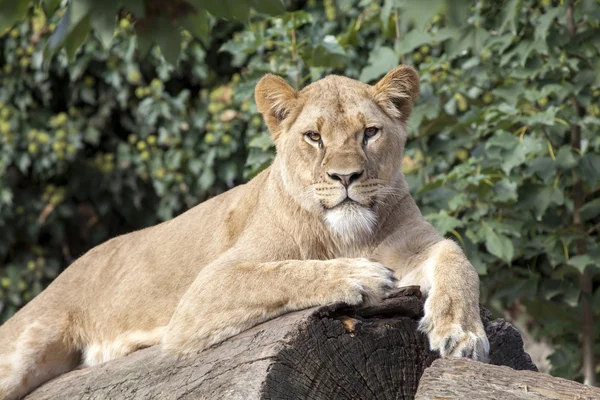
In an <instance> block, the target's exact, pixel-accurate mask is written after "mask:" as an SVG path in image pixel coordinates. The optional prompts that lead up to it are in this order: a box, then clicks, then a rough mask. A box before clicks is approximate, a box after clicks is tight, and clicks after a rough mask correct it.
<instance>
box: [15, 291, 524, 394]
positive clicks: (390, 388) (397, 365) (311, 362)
mask: <svg viewBox="0 0 600 400" xmlns="http://www.w3.org/2000/svg"><path fill="white" fill-rule="evenodd" d="M422 313H423V301H422V299H421V295H420V291H419V289H418V287H407V288H402V289H399V290H398V292H397V293H395V294H394V296H392V297H390V298H389V299H387V300H385V301H384V302H383V303H381V304H378V305H375V306H370V307H359V308H352V307H349V306H347V305H344V304H336V305H332V306H326V307H316V308H311V309H307V310H302V311H297V312H293V313H290V314H286V315H283V316H280V317H278V318H276V319H273V320H270V321H267V322H265V323H263V324H261V325H259V326H256V327H254V328H252V329H250V330H248V331H246V332H244V333H241V334H239V335H237V336H235V337H233V338H230V339H229V340H227V341H225V342H223V343H221V344H219V345H216V346H213V347H211V348H209V349H206V350H204V351H202V352H199V353H197V354H196V355H194V356H192V357H189V358H186V359H177V358H176V357H173V356H169V355H165V354H163V353H162V352H161V351H160V348H159V347H158V346H157V347H152V348H149V349H144V350H140V351H137V352H135V353H133V354H131V355H129V356H128V357H124V358H121V359H117V360H113V361H111V362H108V363H105V364H101V365H98V366H95V367H92V368H87V369H81V370H76V371H72V372H70V373H67V374H65V375H63V376H61V377H58V378H57V379H55V380H53V381H51V382H48V383H47V384H45V385H43V386H42V387H40V388H38V389H37V390H36V391H34V392H33V393H32V394H30V395H29V396H27V399H28V400H41V399H109V398H110V399H134V398H135V399H150V398H152V399H192V398H193V399H323V400H330V399H411V398H413V396H414V394H415V392H416V389H417V384H418V382H419V379H420V377H421V375H422V374H423V371H424V370H425V368H426V367H428V366H429V365H431V363H432V362H433V361H434V360H435V359H436V358H438V354H437V353H435V352H432V351H430V350H429V349H428V342H427V338H426V337H425V335H423V334H421V333H419V332H418V331H417V325H418V320H419V318H420V317H421V316H422ZM483 318H484V322H485V326H486V330H487V333H488V335H489V338H490V343H491V360H492V363H502V364H503V365H508V366H511V367H513V368H517V369H530V370H535V365H533V363H532V362H531V359H530V358H529V356H528V355H527V354H526V353H525V352H524V350H523V344H522V341H521V337H520V335H519V334H518V332H517V331H516V330H514V328H512V326H511V325H510V324H508V323H507V322H505V321H503V320H495V321H491V320H490V315H489V313H488V312H487V311H484V312H483Z"/></svg>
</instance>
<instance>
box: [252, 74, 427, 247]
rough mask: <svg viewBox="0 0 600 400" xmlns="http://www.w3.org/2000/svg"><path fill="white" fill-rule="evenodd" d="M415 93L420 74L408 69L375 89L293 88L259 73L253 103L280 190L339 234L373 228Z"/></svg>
mask: <svg viewBox="0 0 600 400" xmlns="http://www.w3.org/2000/svg"><path fill="white" fill-rule="evenodd" d="M418 95H419V78H418V75H417V73H416V72H415V70H414V69H412V68H411V67H407V66H400V67H398V68H396V69H394V70H393V71H391V72H389V73H388V74H387V75H386V76H385V77H384V78H383V79H381V80H380V81H379V82H378V83H377V84H376V85H374V86H371V85H368V84H365V83H362V82H359V81H356V80H354V79H350V78H346V77H342V76H336V75H330V76H328V77H326V78H323V79H321V80H319V81H317V82H314V83H312V84H310V85H309V86H307V87H305V88H304V89H302V90H300V91H297V90H295V89H294V88H292V87H291V86H290V85H288V84H287V83H286V82H285V81H284V80H283V79H282V78H280V77H278V76H275V75H270V74H269V75H266V76H264V77H263V78H262V79H261V80H260V81H259V82H258V84H257V86H256V103H257V106H258V110H259V112H260V113H261V114H262V115H263V117H264V119H265V121H266V123H267V126H268V127H269V129H270V131H271V133H272V135H273V138H274V140H275V142H276V148H277V161H276V162H279V164H280V170H281V175H282V179H283V183H284V187H285V189H286V190H287V191H288V193H289V194H290V195H291V196H292V197H293V198H294V199H296V200H297V201H298V203H299V204H300V205H301V206H302V207H303V208H305V209H307V210H309V211H311V212H313V213H316V214H319V215H321V216H322V217H323V218H324V219H325V220H326V221H327V222H328V224H329V225H330V227H331V228H332V229H333V230H334V231H337V232H338V233H340V234H342V235H347V234H352V233H357V232H356V231H357V230H360V231H363V232H365V231H366V232H369V231H370V230H372V228H373V226H374V224H375V222H376V218H377V213H376V208H377V207H378V206H381V205H385V204H386V203H389V199H390V198H391V197H392V196H395V195H398V191H397V187H398V185H399V184H400V182H401V180H402V179H403V178H402V174H401V169H400V167H401V161H402V153H403V150H404V144H405V142H406V133H405V125H406V120H407V118H408V116H409V114H410V111H411V106H412V102H413V101H414V100H415V98H416V97H417V96H418Z"/></svg>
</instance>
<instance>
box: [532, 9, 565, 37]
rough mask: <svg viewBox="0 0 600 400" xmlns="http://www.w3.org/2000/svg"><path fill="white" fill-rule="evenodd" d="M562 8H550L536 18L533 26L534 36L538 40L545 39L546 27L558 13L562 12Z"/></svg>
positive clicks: (548, 26) (547, 27)
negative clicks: (535, 24) (535, 23)
mask: <svg viewBox="0 0 600 400" xmlns="http://www.w3.org/2000/svg"><path fill="white" fill-rule="evenodd" d="M563 12H564V10H563V9H562V8H558V7H556V8H552V9H550V10H546V12H545V14H543V15H542V16H541V17H540V18H539V19H538V20H537V26H536V27H535V38H536V39H539V40H546V35H547V34H548V29H550V26H551V25H552V23H553V22H554V20H555V19H556V17H558V16H559V14H561V13H563Z"/></svg>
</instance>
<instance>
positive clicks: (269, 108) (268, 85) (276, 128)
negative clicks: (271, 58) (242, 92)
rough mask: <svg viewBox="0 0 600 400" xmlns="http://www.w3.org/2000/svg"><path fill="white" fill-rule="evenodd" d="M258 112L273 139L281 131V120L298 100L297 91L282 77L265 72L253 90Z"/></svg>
mask: <svg viewBox="0 0 600 400" xmlns="http://www.w3.org/2000/svg"><path fill="white" fill-rule="evenodd" d="M254 97H255V98H256V106H257V108H258V112H260V113H261V114H262V115H263V118H264V119H265V122H266V123H267V126H268V127H269V130H270V131H271V134H272V135H273V139H277V137H278V136H279V134H280V133H281V122H282V121H283V120H284V119H285V117H287V116H288V114H289V113H290V111H291V110H292V108H294V107H295V106H296V104H297V102H298V92H297V91H296V90H295V89H294V88H293V87H291V86H290V85H289V84H288V83H287V82H286V81H285V80H284V79H283V78H282V77H280V76H277V75H273V74H267V75H265V76H263V77H262V78H261V80H260V81H258V83H257V84H256V89H255V90H254Z"/></svg>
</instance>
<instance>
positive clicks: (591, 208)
mask: <svg viewBox="0 0 600 400" xmlns="http://www.w3.org/2000/svg"><path fill="white" fill-rule="evenodd" d="M579 212H580V213H581V218H582V219H583V220H584V221H589V220H591V219H594V218H596V217H598V216H599V215H600V199H595V200H592V201H590V202H588V203H585V204H584V205H583V207H581V210H579Z"/></svg>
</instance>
